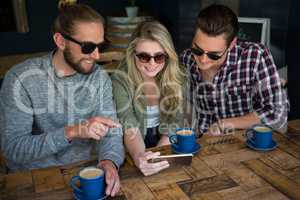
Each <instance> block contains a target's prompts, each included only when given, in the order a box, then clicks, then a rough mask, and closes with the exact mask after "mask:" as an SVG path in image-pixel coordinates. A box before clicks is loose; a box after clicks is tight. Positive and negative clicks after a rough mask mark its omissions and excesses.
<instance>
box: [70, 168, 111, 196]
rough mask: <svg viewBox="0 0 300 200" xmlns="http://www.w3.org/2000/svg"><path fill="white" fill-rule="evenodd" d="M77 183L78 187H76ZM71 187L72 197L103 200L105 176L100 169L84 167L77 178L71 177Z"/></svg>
mask: <svg viewBox="0 0 300 200" xmlns="http://www.w3.org/2000/svg"><path fill="white" fill-rule="evenodd" d="M78 181H79V182H80V187H78V186H77V183H78ZM71 186H72V188H73V190H74V195H75V196H77V197H81V198H80V199H84V200H98V199H103V198H105V175H104V171H103V170H102V169H99V168H96V167H86V168H84V169H82V170H80V172H79V175H78V176H73V177H72V179H71Z"/></svg>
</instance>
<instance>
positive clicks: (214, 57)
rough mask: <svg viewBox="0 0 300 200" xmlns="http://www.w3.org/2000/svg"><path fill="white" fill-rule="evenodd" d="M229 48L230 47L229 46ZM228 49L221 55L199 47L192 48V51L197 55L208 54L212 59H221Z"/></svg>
mask: <svg viewBox="0 0 300 200" xmlns="http://www.w3.org/2000/svg"><path fill="white" fill-rule="evenodd" d="M227 49H228V48H227ZM227 49H226V50H225V51H224V52H223V53H222V54H221V55H218V54H216V53H211V52H207V53H206V52H205V51H203V50H202V49H200V48H199V49H198V48H193V47H192V48H191V51H192V53H193V54H195V55H196V56H202V55H204V54H206V55H207V57H208V58H209V59H211V60H219V59H220V58H222V56H223V55H224V54H225V53H226V51H227Z"/></svg>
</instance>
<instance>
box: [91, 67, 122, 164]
mask: <svg viewBox="0 0 300 200" xmlns="http://www.w3.org/2000/svg"><path fill="white" fill-rule="evenodd" d="M102 75H103V77H104V78H101V79H100V81H101V84H100V85H101V87H100V91H101V92H99V95H98V96H99V97H100V99H99V102H100V106H99V110H98V113H97V114H96V115H99V116H105V117H109V118H111V119H113V120H115V121H118V119H117V114H116V108H115V102H114V100H113V97H112V83H111V80H110V78H109V76H108V75H107V74H106V73H105V72H104V71H103V73H102ZM124 157H125V155H124V146H123V132H122V128H110V129H109V131H108V134H107V135H106V136H105V137H104V138H103V139H101V140H100V141H99V142H98V159H99V160H111V161H113V162H114V164H115V165H117V166H118V167H120V165H121V164H122V163H123V161H124Z"/></svg>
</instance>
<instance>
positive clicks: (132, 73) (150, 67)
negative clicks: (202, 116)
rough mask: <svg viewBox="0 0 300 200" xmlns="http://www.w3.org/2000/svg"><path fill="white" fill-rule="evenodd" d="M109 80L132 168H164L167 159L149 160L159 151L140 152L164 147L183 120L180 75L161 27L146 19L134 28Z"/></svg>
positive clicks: (154, 170) (148, 171)
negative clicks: (151, 161) (116, 67)
mask: <svg viewBox="0 0 300 200" xmlns="http://www.w3.org/2000/svg"><path fill="white" fill-rule="evenodd" d="M112 81H113V94H114V98H115V101H116V105H117V112H118V117H119V119H120V121H121V123H122V125H123V129H124V143H125V146H126V147H127V150H128V152H129V153H130V155H131V157H132V158H133V160H134V162H135V165H136V166H137V167H138V168H139V169H140V170H141V172H142V173H143V174H144V175H145V176H148V175H151V174H154V173H157V172H159V171H161V170H163V169H165V168H167V167H169V163H168V162H167V161H161V162H158V163H150V162H149V160H150V159H152V158H155V157H157V156H158V155H159V152H156V153H154V152H151V151H148V152H146V148H149V147H154V146H162V145H167V144H169V139H168V132H170V131H172V130H174V129H175V128H176V127H180V126H182V122H183V121H184V120H183V95H182V86H183V85H184V76H183V73H182V72H181V70H180V68H179V65H178V57H177V54H176V52H175V49H174V45H173V42H172V39H171V36H170V34H169V32H168V30H167V29H166V28H165V27H164V26H163V25H162V24H160V23H159V22H157V21H148V22H144V23H141V24H140V25H139V26H138V27H137V28H136V30H135V31H134V33H133V34H132V38H131V40H130V42H129V46H128V48H127V51H126V57H125V58H124V60H123V61H122V62H121V64H120V66H119V70H116V71H115V73H114V74H113V75H112Z"/></svg>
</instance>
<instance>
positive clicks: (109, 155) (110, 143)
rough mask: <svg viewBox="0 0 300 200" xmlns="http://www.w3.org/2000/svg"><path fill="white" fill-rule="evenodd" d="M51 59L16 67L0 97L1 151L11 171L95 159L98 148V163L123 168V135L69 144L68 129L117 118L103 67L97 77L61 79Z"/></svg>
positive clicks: (115, 133)
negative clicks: (105, 161)
mask: <svg viewBox="0 0 300 200" xmlns="http://www.w3.org/2000/svg"><path fill="white" fill-rule="evenodd" d="M52 54H53V53H50V54H48V55H46V56H43V57H40V58H34V59H30V60H27V61H25V62H23V63H20V64H18V65H16V66H14V67H13V68H12V69H11V70H10V71H9V72H8V73H7V74H6V76H5V79H4V81H3V84H2V89H1V91H0V135H1V149H2V151H3V153H4V155H5V157H6V160H7V164H8V167H9V169H10V170H12V171H16V170H26V169H33V168H43V167H48V166H54V165H64V164H69V163H73V162H76V161H80V160H85V159H89V158H90V153H91V149H92V144H93V143H95V144H97V150H98V157H99V160H103V159H109V160H112V161H113V162H114V163H115V164H116V165H117V166H119V165H120V164H121V163H122V162H123V160H124V148H123V141H122V138H123V136H122V129H121V128H113V129H110V130H109V132H108V134H107V136H106V137H104V138H103V139H101V140H100V141H99V142H96V141H95V140H92V139H79V138H77V139H74V140H73V141H72V142H70V143H69V142H68V140H67V139H66V137H65V132H64V127H65V126H66V125H72V124H77V123H80V122H82V121H84V120H85V119H89V118H91V117H93V116H106V117H110V118H112V119H117V118H116V112H115V105H114V102H113V98H112V86H111V80H110V78H109V76H108V75H107V73H106V72H105V71H104V69H103V68H102V67H101V66H98V65H95V66H94V68H93V73H92V74H89V75H83V74H79V73H76V74H75V75H73V76H69V77H59V76H58V75H57V74H56V73H55V72H54V68H53V65H52Z"/></svg>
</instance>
